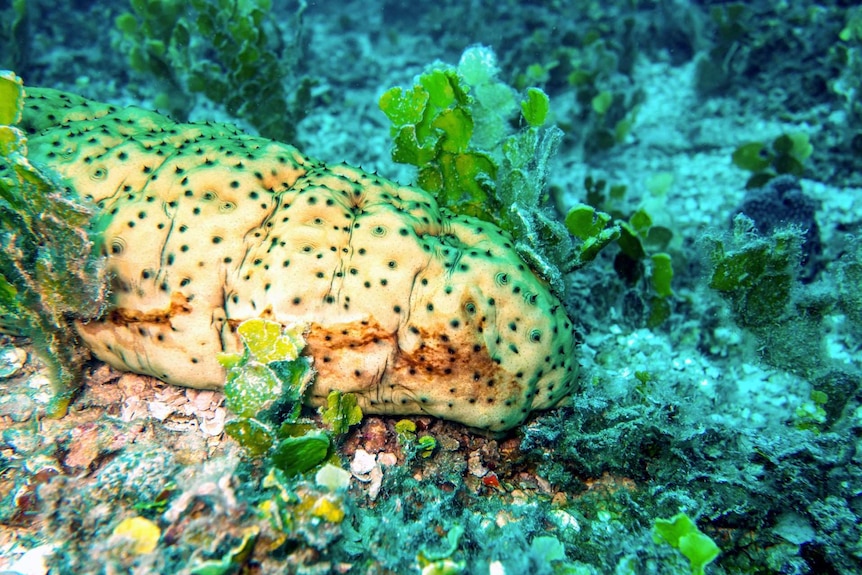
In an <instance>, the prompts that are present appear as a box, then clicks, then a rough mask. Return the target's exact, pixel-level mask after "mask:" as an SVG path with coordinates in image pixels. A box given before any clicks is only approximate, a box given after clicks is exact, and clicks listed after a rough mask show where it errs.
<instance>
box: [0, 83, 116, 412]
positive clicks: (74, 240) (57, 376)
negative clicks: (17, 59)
mask: <svg viewBox="0 0 862 575" xmlns="http://www.w3.org/2000/svg"><path fill="white" fill-rule="evenodd" d="M23 103H24V89H23V86H22V83H21V79H20V78H18V77H17V76H16V75H15V74H14V73H12V72H8V71H0V243H2V245H3V250H2V252H0V328H3V329H4V330H5V331H9V332H12V333H16V334H19V335H24V336H27V337H29V338H31V339H32V341H33V346H34V348H35V349H36V352H37V354H38V355H39V357H40V359H41V360H42V361H43V362H44V363H45V365H46V366H47V367H48V370H49V374H50V377H51V379H52V382H53V384H54V391H55V397H54V400H53V402H52V404H51V405H50V406H49V412H50V414H52V415H56V416H60V415H63V414H64V413H65V410H66V407H67V405H68V402H69V400H70V398H71V395H72V393H73V392H74V390H75V389H77V388H78V386H79V385H80V383H81V381H82V370H83V364H84V361H85V360H86V359H87V356H86V353H85V352H82V351H81V346H80V345H78V343H77V336H76V334H75V330H74V327H73V325H74V322H75V321H76V320H92V319H95V318H97V317H99V316H100V315H101V314H102V311H103V309H104V307H105V305H106V296H107V278H106V276H105V273H104V268H103V260H102V258H101V257H100V255H99V254H100V241H101V237H102V236H101V234H102V227H103V224H104V222H102V221H100V220H99V219H98V218H94V216H93V214H94V209H93V208H92V207H91V206H89V205H86V204H85V203H84V202H83V201H82V200H78V199H72V198H70V197H68V196H67V192H66V190H65V188H64V186H63V185H62V184H61V183H60V182H59V179H58V178H57V176H55V175H53V174H51V173H49V172H47V171H45V170H40V169H37V168H36V167H34V166H33V165H32V164H31V163H30V162H29V161H28V159H27V146H26V138H25V136H24V133H23V131H22V130H20V129H19V128H18V127H17V126H16V125H15V124H17V123H18V122H20V121H21V113H22V110H23Z"/></svg>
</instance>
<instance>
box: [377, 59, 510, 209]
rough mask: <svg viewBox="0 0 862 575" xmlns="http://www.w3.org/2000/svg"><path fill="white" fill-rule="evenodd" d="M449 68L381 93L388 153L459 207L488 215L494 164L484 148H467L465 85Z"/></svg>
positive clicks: (469, 128)
mask: <svg viewBox="0 0 862 575" xmlns="http://www.w3.org/2000/svg"><path fill="white" fill-rule="evenodd" d="M464 84H465V82H464V80H463V79H462V78H461V77H460V76H459V75H458V73H457V72H456V71H455V70H452V69H443V70H441V69H436V70H431V71H429V72H428V73H426V74H423V75H422V76H420V78H419V83H418V84H417V85H415V86H413V87H412V88H411V89H409V90H403V89H402V88H399V87H395V88H391V89H390V90H388V91H386V92H385V93H384V94H383V96H381V98H380V109H381V110H382V111H383V113H384V114H386V116H387V117H388V118H389V120H390V121H391V122H392V130H391V132H392V138H393V143H394V147H393V148H392V159H393V160H395V161H396V162H399V163H403V164H411V165H414V166H416V167H417V168H419V174H418V180H417V183H418V185H419V186H420V187H421V188H422V189H424V190H426V191H429V192H431V193H433V194H435V196H436V197H437V199H438V201H440V203H441V204H442V205H443V206H445V207H447V208H449V209H451V210H452V211H455V212H457V213H462V214H468V215H472V216H476V217H480V218H482V219H486V220H490V219H491V215H490V214H489V213H488V211H487V205H486V204H487V201H488V193H487V192H488V190H487V186H485V185H484V184H483V182H482V181H481V177H483V176H484V177H486V178H490V179H492V180H493V178H494V177H495V174H496V167H495V165H494V162H493V160H492V159H491V157H490V156H488V155H487V154H486V153H484V152H482V151H479V150H474V149H469V144H470V140H471V138H472V137H473V129H474V123H473V111H472V109H471V103H472V99H471V98H470V97H469V96H468V95H467V90H469V87H468V86H465V85H464Z"/></svg>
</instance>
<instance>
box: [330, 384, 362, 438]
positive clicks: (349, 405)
mask: <svg viewBox="0 0 862 575" xmlns="http://www.w3.org/2000/svg"><path fill="white" fill-rule="evenodd" d="M320 411H321V416H322V417H323V423H325V424H327V425H328V426H329V427H330V429H332V433H334V434H335V435H343V434H344V433H347V430H348V429H349V428H350V426H352V425H356V424H357V423H359V422H360V421H362V408H360V407H359V405H358V404H357V402H356V396H355V395H354V394H352V393H341V392H340V391H338V390H335V389H334V390H332V391H330V392H329V395H328V396H326V409H323V408H321V410H320Z"/></svg>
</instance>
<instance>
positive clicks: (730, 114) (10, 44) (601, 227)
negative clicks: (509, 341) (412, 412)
mask: <svg viewBox="0 0 862 575" xmlns="http://www.w3.org/2000/svg"><path fill="white" fill-rule="evenodd" d="M0 69H4V70H11V71H13V72H14V73H15V74H17V76H18V77H20V79H21V80H23V86H24V103H25V105H26V102H27V100H26V98H27V90H28V88H29V87H40V88H52V89H56V90H60V91H62V92H64V93H69V94H76V95H78V96H82V97H84V98H88V99H92V100H95V101H97V102H103V103H106V104H111V105H113V106H116V107H118V108H119V107H125V106H139V107H141V108H144V109H147V110H155V111H158V112H160V113H161V114H163V115H166V116H169V117H170V118H172V119H173V120H174V121H176V122H202V121H208V122H223V123H228V124H232V125H235V126H237V127H238V128H239V129H240V130H242V131H243V132H245V133H248V134H252V135H256V136H261V137H263V138H267V139H270V140H275V141H279V142H285V143H288V144H291V145H294V146H296V147H297V148H298V149H299V150H301V151H302V153H303V154H306V155H307V156H310V157H312V158H315V159H317V160H321V161H322V162H325V163H327V164H329V165H336V164H340V163H342V162H344V163H346V164H348V165H350V166H355V167H358V168H361V169H362V170H365V171H366V172H369V173H376V174H378V175H379V176H381V177H382V178H388V179H391V180H394V181H396V182H398V183H400V184H404V185H418V186H420V187H422V188H423V189H425V190H427V191H428V192H429V193H431V194H433V195H435V197H436V198H437V201H438V202H439V203H440V204H441V205H443V206H445V207H446V208H448V209H450V210H451V211H453V212H455V213H458V214H466V215H469V216H475V217H479V218H480V219H485V220H487V221H491V222H494V223H495V224H496V225H498V226H500V227H501V228H503V229H504V230H506V231H507V232H509V233H511V234H512V237H514V241H515V242H516V244H517V245H516V248H517V250H518V253H519V254H520V255H521V257H522V258H523V259H524V261H527V262H528V263H529V264H530V266H531V268H532V269H533V271H534V272H535V273H536V275H537V276H538V277H540V278H541V279H542V280H543V281H545V282H546V283H547V284H548V285H549V286H551V287H550V288H549V289H551V290H552V291H553V293H554V294H556V295H557V297H559V298H560V299H561V300H562V302H563V305H564V306H565V309H566V311H567V313H568V316H569V318H570V319H571V320H572V322H573V324H574V329H575V333H576V337H577V340H578V346H577V349H576V351H575V354H576V355H575V357H573V358H572V361H573V362H577V363H578V364H580V375H579V381H578V385H577V386H576V387H575V390H574V391H573V392H572V393H571V394H570V396H569V397H568V398H566V399H565V400H563V401H562V402H561V404H560V406H558V407H555V408H553V409H550V410H543V411H536V412H533V413H532V414H531V415H530V416H529V418H528V419H527V420H526V421H525V422H524V423H523V424H521V425H518V426H516V427H514V428H512V429H510V430H507V431H502V432H496V433H495V432H488V431H487V430H482V429H473V428H468V427H465V426H463V425H460V424H458V423H455V422H452V421H445V420H442V419H438V418H434V417H430V416H418V417H402V416H398V415H389V416H386V415H369V414H365V415H363V414H362V413H361V412H357V410H356V404H355V401H354V402H353V403H351V400H350V399H349V397H347V398H345V397H346V396H349V395H350V394H346V396H345V397H332V396H330V397H331V401H330V402H329V403H328V404H327V408H326V409H323V408H321V409H320V410H319V411H318V410H315V409H312V408H308V407H306V408H305V410H304V411H302V412H299V402H300V401H301V399H302V397H301V393H298V394H297V396H296V397H292V398H291V400H292V401H293V402H294V403H295V406H296V409H295V410H293V411H290V413H289V414H287V415H285V414H286V413H287V411H285V410H281V411H279V412H278V413H275V414H274V413H273V412H272V410H269V411H267V409H268V407H269V406H270V403H266V402H265V401H264V402H263V403H261V404H260V405H258V404H255V405H257V407H256V408H254V406H252V407H249V406H248V404H246V403H244V402H245V401H246V400H245V399H244V398H243V397H239V395H238V394H234V395H232V394H231V393H230V389H231V388H230V387H229V388H228V394H227V397H226V394H225V393H223V392H221V391H208V390H196V389H187V388H182V387H176V386H172V385H169V384H166V383H164V382H162V381H160V380H158V379H156V378H154V377H151V376H147V375H139V374H136V373H129V372H126V371H122V370H118V369H115V368H113V367H110V366H108V365H107V364H105V363H101V362H99V361H97V360H95V359H92V358H89V357H86V353H85V351H83V349H84V348H83V347H82V346H81V345H80V342H78V341H77V340H76V338H75V337H74V335H68V334H65V335H64V332H63V329H64V327H68V326H65V325H64V324H63V322H65V321H67V320H68V321H69V322H71V321H72V319H74V318H82V317H85V314H86V313H88V312H85V311H82V310H76V309H65V308H64V309H63V310H61V311H57V310H55V309H49V308H50V307H51V305H54V304H53V303H52V302H55V301H59V300H60V299H62V298H64V297H67V296H68V294H67V292H76V293H83V292H85V291H86V290H87V289H93V290H94V291H93V293H94V294H96V295H94V296H93V297H94V298H95V299H98V298H97V296H98V297H102V296H104V295H105V294H104V292H103V291H100V290H99V288H100V285H99V284H97V282H98V281H99V279H98V278H97V277H96V276H97V275H98V274H96V272H95V271H93V270H95V268H91V267H88V266H89V265H90V264H93V262H94V261H95V259H94V260H93V261H89V260H87V261H85V262H84V263H85V264H86V265H84V264H82V267H80V268H77V267H74V266H73V265H72V264H69V267H68V270H71V269H72V268H73V267H74V270H75V272H76V273H80V274H81V275H76V276H74V277H75V278H77V279H75V281H74V282H73V281H71V280H70V279H69V278H70V276H67V275H63V274H64V273H66V272H67V269H66V268H63V269H60V267H57V268H56V269H54V270H53V271H51V274H53V275H50V274H49V277H50V278H52V280H54V281H53V283H51V285H48V283H47V282H45V283H44V284H41V283H38V282H37V283H32V282H30V283H27V282H22V283H21V284H20V285H19V284H15V283H14V281H13V280H12V275H13V271H14V270H19V271H20V269H22V266H23V269H24V271H23V272H20V275H21V276H22V277H25V276H27V273H26V271H27V266H28V265H29V266H33V267H35V266H36V263H35V261H36V260H27V259H26V258H24V259H16V257H17V256H16V255H15V253H13V250H11V249H7V248H8V247H9V246H10V245H12V242H13V241H19V239H20V238H22V237H24V238H27V237H29V236H28V235H27V234H28V233H32V234H33V238H36V239H38V238H39V237H42V236H39V233H43V232H41V231H38V230H37V231H34V230H36V228H37V227H38V225H39V224H38V223H34V222H38V221H39V218H38V217H36V216H34V215H33V214H36V215H38V214H43V215H44V214H48V213H49V212H48V211H47V210H49V209H52V208H50V207H44V206H43V204H44V202H43V203H42V204H38V203H32V204H30V207H29V208H28V207H27V206H25V205H23V204H22V205H19V204H17V203H16V200H15V197H16V196H15V194H16V193H18V192H20V191H21V190H22V189H24V187H20V186H19V187H16V186H18V184H15V183H14V182H13V180H10V179H8V177H7V176H8V174H9V173H11V172H10V171H6V170H7V169H10V170H11V168H9V166H12V165H13V164H14V163H15V162H18V161H19V160H17V159H14V158H13V155H14V154H13V153H12V152H11V151H10V149H11V148H9V147H5V146H6V142H7V141H8V140H5V139H4V140H3V144H4V148H3V154H4V158H3V161H4V163H3V164H2V167H3V170H0V180H3V181H4V186H6V187H3V188H2V191H3V194H2V195H0V208H2V211H3V214H4V215H3V217H2V218H0V223H2V232H3V233H2V237H3V241H4V259H3V261H2V270H3V274H4V275H3V281H2V282H0V300H2V307H0V312H2V315H0V320H2V321H0V327H2V328H4V331H8V332H10V333H8V334H4V335H0V341H2V348H0V371H2V373H0V432H2V434H0V572H2V573H17V574H22V575H30V574H46V573H50V574H52V575H55V574H71V573H166V574H167V573H188V574H197V575H209V574H228V573H244V574H253V573H393V574H402V573H423V574H443V573H471V574H472V573H477V574H479V573H482V574H484V573H488V574H493V575H500V574H503V573H508V574H517V573H531V574H533V575H542V574H560V573H566V574H605V573H609V574H610V573H613V574H647V573H662V574H664V573H667V574H671V573H674V574H675V573H689V572H691V573H692V574H698V573H710V574H721V573H754V574H767V573H784V574H796V573H799V574H801V573H817V574H832V573H858V572H862V527H860V519H859V515H860V514H862V477H860V476H862V473H860V464H862V454H860V452H859V441H860V440H859V437H860V428H862V407H860V399H862V395H860V393H862V392H860V384H862V374H860V371H859V365H860V357H862V348H860V345H862V291H860V290H862V243H860V240H859V233H860V226H862V194H860V192H862V177H860V170H859V167H860V165H862V164H860V162H862V158H860V156H862V95H860V89H862V85H860V84H862V8H859V7H858V6H855V5H853V4H852V3H850V2H843V1H835V2H819V3H813V2H786V3H785V2H765V1H764V2H746V3H733V2H709V1H704V2H688V1H684V0H666V1H661V0H657V1H652V2H637V1H629V2H615V3H599V2H587V1H584V2H535V3H533V2H515V1H507V0H497V1H495V2H491V1H490V0H487V1H469V2H463V1H462V2H450V1H445V0H444V1H438V2H421V1H415V2H399V1H381V2H359V1H348V2H311V1H307V2H306V1H303V2H267V1H265V0H235V1H229V0H190V1H187V2H174V1H155V0H131V1H129V2H125V1H116V2H107V1H106V2H85V1H57V2H47V1H45V0H31V1H22V0H6V1H4V2H0ZM5 81H6V82H7V83H8V85H9V86H12V85H13V84H15V85H20V83H18V84H16V82H15V81H14V80H13V76H11V75H6V76H5ZM6 85H7V84H4V89H3V90H0V98H4V99H5V100H6V101H5V102H0V112H3V115H2V117H3V118H6V115H5V109H6V107H9V108H11V105H10V106H7V105H8V104H9V103H10V102H11V101H12V97H13V96H12V94H13V90H11V89H10V90H6V89H5V86H6ZM34 93H36V92H34ZM10 117H12V116H11V115H10ZM19 120H20V119H19ZM23 121H24V122H27V121H28V120H27V111H26V110H25V112H24V120H23ZM3 123H4V124H10V125H12V124H15V123H17V122H12V121H9V120H4V122H3ZM8 127H9V126H4V128H8ZM7 133H14V132H12V131H10V132H4V134H7ZM29 135H30V136H31V137H35V133H34V132H33V131H32V130H31V131H30V132H29ZM4 137H5V136H4ZM21 150H22V148H19V149H18V151H16V152H15V153H18V154H21V153H23V152H21ZM31 159H32V160H33V166H32V167H27V168H26V169H35V170H44V171H47V170H51V169H52V166H51V164H50V162H47V163H39V162H38V161H36V159H35V158H31ZM22 165H23V164H21V163H20V162H19V164H17V166H18V167H21V166H22ZM4 178H6V179H5V180H4ZM49 180H50V178H49V179H48V180H40V181H42V182H48V181H49ZM51 181H53V180H51ZM10 182H12V183H10ZM40 185H41V184H40ZM44 185H46V186H47V185H49V184H48V183H46V184H44ZM28 189H29V188H28ZM54 191H55V190H54ZM52 193H53V191H52ZM46 197H51V198H53V197H55V196H46ZM56 197H59V196H56ZM62 205H64V206H65V205H66V204H62ZM34 206H36V207H34ZM82 209H84V208H82ZM28 210H30V211H28ZM34 210H35V211H34ZM51 213H52V214H53V212H51ZM75 213H76V214H77V213H79V212H75ZM80 213H87V214H89V212H80ZM15 214H23V215H21V217H18V216H16V215H15ZM28 214H29V215H28ZM31 216H32V217H31ZM68 217H69V219H68V220H67V221H66V223H65V224H64V225H65V226H66V227H64V228H63V229H64V230H68V229H73V230H82V229H85V228H86V226H85V225H84V224H81V223H80V222H78V221H77V220H74V219H72V217H71V216H68ZM43 219H50V218H43ZM16 226H19V227H16ZM22 226H23V227H22ZM27 226H30V228H27ZM25 228H27V229H25ZM51 229H53V228H51ZM37 232H38V233H37ZM49 232H50V230H49ZM51 233H54V232H50V233H47V234H48V235H47V236H46V237H48V240H51V239H52V237H53V236H51ZM57 233H59V232H57ZM64 237H65V236H64ZM69 237H73V238H79V239H80V238H81V237H85V236H81V235H80V234H78V235H75V234H72V235H70V236H69ZM85 239H86V237H85ZM33 241H34V242H35V243H34V245H35V244H39V242H38V241H36V240H33ZM392 241H397V240H392ZM62 243H63V242H56V244H52V243H51V241H47V242H42V243H41V244H40V245H38V249H47V250H48V252H50V253H49V254H48V255H49V256H50V257H55V258H59V259H57V260H56V261H63V262H78V260H74V256H75V255H78V256H80V257H82V258H85V257H87V252H86V250H82V249H79V246H78V244H76V243H74V241H71V240H70V242H69V243H66V244H65V247H66V248H68V250H70V251H76V252H77V254H69V253H63V250H62V247H64V246H62V245H61V244H62ZM85 243H86V242H85ZM46 245H47V248H46ZM82 245H84V244H82ZM34 249H37V248H34ZM40 253H41V252H40ZM60 256H62V258H61V257H60ZM78 263H80V262H78ZM16 266H17V267H16ZM10 270H13V271H10ZM31 271H32V270H31ZM91 271H92V274H91V275H90V276H88V275H87V274H90V272H91ZM15 273H19V272H15ZM16 277H17V276H16ZM82 278H83V279H82ZM496 279H499V278H496ZM90 281H92V282H94V283H92V284H90V283H88V282H90ZM300 281H302V280H300ZM489 281H492V279H491V278H489ZM10 285H12V288H11V289H12V291H9V290H8V289H7V287H6V286H10ZM22 286H23V287H22ZM42 290H46V291H45V292H43V291H42ZM50 290H54V291H51V292H50V293H51V294H53V295H52V297H47V296H46V295H45V293H47V292H48V291H50ZM9 294H12V295H11V296H10V295H9ZM31 295H32V296H33V297H31ZM37 296H38V297H37ZM81 299H85V298H81ZM34 302H36V303H34ZM90 303H92V302H90ZM45 318H55V319H54V320H51V321H55V320H56V322H59V323H56V324H53V323H51V321H48V322H47V323H45V321H44V320H45ZM57 318H59V319H57ZM70 318H72V319H70ZM46 326H47V327H46ZM55 328H56V329H55ZM28 330H29V331H28ZM46 333H47V335H45V334H46ZM70 333H71V332H70ZM40 334H41V335H40ZM23 336H28V337H23ZM294 336H295V334H294ZM294 336H291V334H286V335H285V334H282V336H281V337H283V338H287V339H283V340H279V341H281V342H285V341H286V342H287V343H285V344H284V345H288V344H289V345H293V346H298V350H299V351H301V349H302V344H303V342H302V341H300V340H301V338H298V339H297V337H294ZM288 340H289V341H288ZM279 345H282V344H281V343H280V344H279ZM246 349H252V348H250V347H247V348H246ZM249 353H251V354H252V355H254V353H255V352H254V351H251V352H249ZM245 359H246V360H247V359H248V356H246V358H245ZM293 359H296V357H295V356H293ZM226 361H233V362H234V363H230V364H229V365H228V364H225V365H228V367H229V369H232V370H239V371H237V373H240V372H241V371H242V369H243V368H244V364H243V361H245V360H243V359H233V360H226ZM297 361H298V360H297ZM54 363H56V365H54ZM296 369H297V370H299V371H297V372H296V373H300V372H301V373H302V374H305V373H310V372H307V371H302V370H307V369H308V366H306V365H305V364H301V363H298V364H296ZM58 370H59V372H62V373H66V372H64V371H63V370H72V371H74V370H78V371H75V372H74V373H72V371H70V372H69V373H71V375H69V378H70V379H69V381H65V383H62V382H61V383H62V385H60V384H58V383H57V381H56V379H57V373H58ZM276 371H277V370H276ZM291 373H293V372H291ZM237 377H240V376H237ZM291 377H294V376H291ZM302 377H304V375H295V378H296V379H297V380H299V379H302ZM71 380H74V382H73V383H70V382H71ZM64 386H65V387H64ZM303 389H304V388H303ZM57 397H60V398H61V400H60V401H59V402H58V400H57ZM273 401H275V402H276V403H278V402H281V401H283V398H282V397H279V398H276V399H274V400H273ZM58 403H59V404H61V405H60V406H59V407H58ZM264 404H265V405H264ZM261 405H264V407H261ZM258 411H259V413H258ZM261 414H262V415H261ZM274 416H278V417H279V418H282V419H280V420H277V418H276V417H274ZM267 417H270V418H272V419H271V420H269V421H267V420H266V418H267ZM285 418H286V420H287V422H288V424H289V425H290V426H292V427H290V429H287V430H285V428H284V426H282V427H279V426H280V425H281V424H282V422H283V421H284V420H285ZM261 430H263V431H261ZM265 434H270V435H272V436H273V437H276V440H275V441H276V443H275V444H273V445H274V447H270V444H269V443H268V442H261V441H260V440H259V437H260V436H261V435H265ZM267 437H269V436H267ZM298 437H299V438H303V440H302V441H296V438H298ZM267 441H269V439H268V440H267ZM279 441H280V443H279ZM285 454H287V455H285Z"/></svg>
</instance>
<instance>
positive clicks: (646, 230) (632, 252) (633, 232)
mask: <svg viewBox="0 0 862 575" xmlns="http://www.w3.org/2000/svg"><path fill="white" fill-rule="evenodd" d="M605 186H606V182H605V181H604V180H598V181H595V180H593V179H592V178H590V177H588V178H587V179H586V181H585V182H584V187H585V189H586V190H587V199H588V201H591V202H592V203H594V204H595V205H606V204H608V199H607V198H606V197H605ZM611 194H612V197H611V200H613V201H614V202H619V201H620V200H621V199H622V197H623V196H624V194H625V187H624V186H615V187H612V188H611ZM565 221H566V227H567V228H568V230H569V232H570V233H571V234H572V235H573V236H575V237H576V238H578V239H579V240H581V243H580V245H579V246H578V248H577V250H576V252H575V258H574V260H573V261H574V262H575V263H574V267H576V268H579V267H582V266H584V265H586V264H587V263H589V262H590V261H592V260H593V259H595V257H596V256H597V255H598V254H599V253H600V252H601V250H602V249H604V248H605V247H606V246H608V245H609V244H610V243H612V242H616V243H617V245H618V246H619V248H620V251H619V253H617V255H616V258H615V260H614V269H615V270H616V271H617V274H618V275H619V276H620V277H621V278H622V279H623V280H625V281H626V282H627V283H628V284H630V285H635V284H636V283H637V282H638V281H640V279H641V278H642V277H644V276H646V277H648V278H649V286H650V289H651V293H650V294H649V316H648V318H647V326H649V327H657V326H659V325H661V324H662V323H664V321H665V320H667V318H668V317H669V316H670V313H671V306H670V301H669V300H670V297H671V296H673V289H672V287H671V283H672V280H673V263H672V261H671V256H670V254H668V253H667V252H664V251H653V250H655V249H659V250H661V249H664V248H666V247H667V245H668V244H669V242H670V238H671V236H672V233H671V232H670V230H668V229H667V228H663V227H660V226H655V225H653V221H652V218H651V217H650V215H649V214H648V213H647V212H646V211H645V210H644V209H638V210H636V211H634V212H633V213H632V214H631V215H629V216H628V218H625V216H624V214H623V213H622V212H619V211H615V215H612V214H609V213H606V212H603V211H600V210H598V209H597V208H595V207H594V206H593V205H588V204H576V205H575V206H573V207H572V208H571V209H569V212H568V214H566V220H565Z"/></svg>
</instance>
